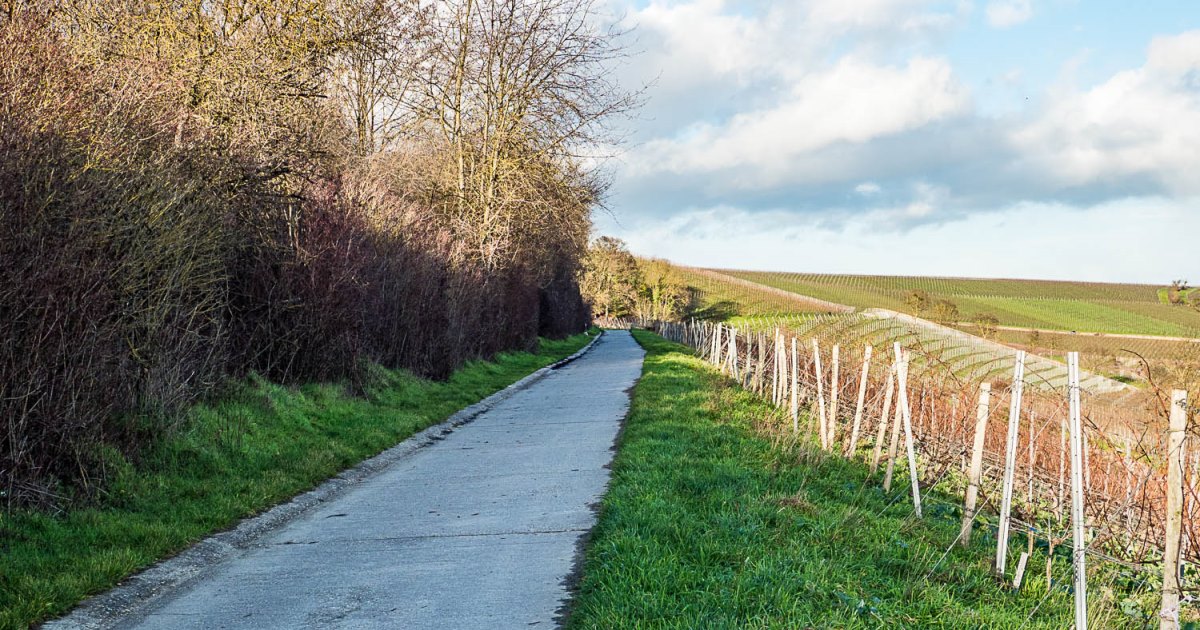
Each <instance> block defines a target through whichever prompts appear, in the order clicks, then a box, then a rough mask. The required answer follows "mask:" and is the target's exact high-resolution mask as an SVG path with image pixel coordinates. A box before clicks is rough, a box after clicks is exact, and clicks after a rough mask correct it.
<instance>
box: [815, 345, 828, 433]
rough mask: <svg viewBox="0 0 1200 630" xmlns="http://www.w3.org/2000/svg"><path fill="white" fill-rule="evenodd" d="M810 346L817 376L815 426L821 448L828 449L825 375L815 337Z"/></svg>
mask: <svg viewBox="0 0 1200 630" xmlns="http://www.w3.org/2000/svg"><path fill="white" fill-rule="evenodd" d="M812 346H813V372H814V373H815V374H816V377H817V407H818V409H819V412H818V414H817V427H818V428H819V429H820V432H821V448H823V449H826V450H828V449H829V434H828V431H827V429H826V427H825V386H824V385H823V383H822V382H823V381H824V380H825V376H824V375H823V374H822V373H821V345H820V344H819V343H817V340H816V339H813V342H812Z"/></svg>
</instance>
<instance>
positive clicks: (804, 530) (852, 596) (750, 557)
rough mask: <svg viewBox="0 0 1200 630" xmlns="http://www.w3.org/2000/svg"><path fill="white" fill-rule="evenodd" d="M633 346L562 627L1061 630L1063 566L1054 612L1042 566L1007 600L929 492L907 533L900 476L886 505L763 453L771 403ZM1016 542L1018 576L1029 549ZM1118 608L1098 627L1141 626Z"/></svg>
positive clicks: (874, 490)
mask: <svg viewBox="0 0 1200 630" xmlns="http://www.w3.org/2000/svg"><path fill="white" fill-rule="evenodd" d="M634 334H635V336H636V338H637V340H638V341H639V342H640V343H641V344H642V345H643V346H644V347H645V348H646V350H647V357H646V362H645V368H644V372H643V375H642V379H641V381H640V382H639V383H638V385H637V387H636V389H635V392H634V397H633V406H632V409H631V412H630V416H629V418H628V420H627V423H626V426H625V429H624V432H623V434H622V438H621V444H620V450H619V452H618V455H617V457H616V460H615V462H614V464H613V478H612V482H611V484H610V486H609V490H608V494H607V495H606V497H605V499H604V502H603V506H602V510H601V515H600V520H599V523H598V525H597V527H596V529H595V531H594V533H593V536H592V539H591V543H590V547H589V549H588V552H587V556H586V560H585V565H584V572H583V578H582V581H581V584H580V589H579V593H578V595H577V598H576V600H575V602H574V606H573V611H572V616H571V618H570V621H569V625H568V627H569V628H575V629H581V628H882V627H887V628H896V627H907V628H931V627H941V628H983V627H987V628H1021V627H1025V628H1066V627H1069V626H1070V625H1071V622H1072V600H1071V596H1070V595H1069V594H1068V593H1067V591H1066V587H1065V585H1064V584H1065V580H1066V577H1067V573H1066V572H1067V571H1068V570H1069V560H1068V559H1065V558H1063V559H1059V560H1057V561H1056V562H1055V563H1054V565H1053V567H1054V568H1055V576H1054V577H1055V584H1054V588H1053V592H1050V593H1049V595H1047V584H1046V579H1045V577H1044V572H1045V560H1044V554H1041V553H1037V554H1035V558H1034V559H1033V560H1031V561H1030V567H1029V571H1028V572H1027V574H1026V578H1027V579H1026V584H1025V585H1024V587H1023V588H1022V589H1021V590H1019V591H1015V590H1013V589H1011V588H1010V587H1009V586H1007V585H1004V584H1001V583H1000V582H999V581H998V580H997V579H996V578H993V577H992V575H991V571H990V559H991V556H992V555H993V554H994V548H995V537H994V534H993V533H992V532H991V531H989V528H988V527H987V526H986V524H979V525H978V526H977V528H976V533H975V535H974V536H973V538H972V545H971V546H970V547H969V548H966V549H963V548H961V547H958V546H956V545H953V542H954V541H955V539H956V537H957V535H958V530H959V522H960V521H959V519H960V518H961V512H960V511H959V510H958V509H956V508H955V506H956V505H957V504H958V499H957V498H955V497H949V496H941V495H938V493H936V492H933V493H930V494H929V495H928V498H927V502H926V506H925V512H926V514H925V518H924V519H921V520H918V519H915V518H914V517H913V510H912V505H911V503H910V502H909V501H908V498H907V489H908V481H907V479H906V476H905V475H903V474H901V475H900V476H899V477H898V478H897V479H896V480H895V484H894V485H893V489H892V493H890V494H885V493H884V492H883V490H882V488H881V487H880V485H879V482H878V479H879V477H878V476H877V477H876V478H875V479H874V480H869V479H867V469H866V467H865V466H864V465H862V464H860V463H858V462H854V461H850V460H846V459H842V458H840V457H832V456H826V455H825V454H823V453H822V452H821V451H819V450H818V449H813V448H811V447H808V446H806V445H805V444H797V443H795V442H789V441H787V440H781V439H780V438H778V437H770V436H771V432H770V431H768V430H766V427H765V426H764V425H763V424H762V423H764V422H778V421H780V419H779V418H778V417H777V416H773V414H774V413H775V412H773V410H772V409H771V408H770V405H769V404H767V403H766V402H764V401H762V400H760V399H758V398H757V397H755V396H753V395H752V394H750V393H748V392H745V391H744V390H741V389H740V388H738V387H736V386H735V385H734V384H733V383H732V382H731V381H729V380H727V379H725V378H723V377H721V376H720V375H719V374H717V373H715V372H714V371H712V370H711V369H710V368H709V367H708V366H707V365H706V364H705V363H703V362H702V361H700V360H699V359H697V358H695V357H694V356H693V355H692V353H691V352H690V351H689V350H688V349H687V348H685V347H684V346H680V345H677V344H674V343H670V342H666V341H664V340H662V339H661V338H660V337H658V336H656V335H653V334H650V333H646V332H642V331H637V332H635V333H634ZM773 418H774V419H773ZM772 419H773V420H772ZM1012 540H1013V542H1012V546H1013V547H1014V558H1013V559H1011V560H1010V567H1012V566H1015V564H1016V559H1015V555H1016V554H1019V552H1020V551H1021V550H1022V549H1023V548H1024V547H1025V539H1024V538H1023V536H1021V535H1020V534H1014V535H1013V537H1012ZM947 549H949V552H948V553H947ZM944 553H945V556H944V557H943V554H944ZM1010 573H1011V569H1010ZM1097 590H1098V591H1101V590H1102V589H1097ZM1109 590H1111V589H1109ZM1111 596H1112V594H1111V593H1103V592H1097V594H1096V595H1095V596H1094V597H1093V602H1094V604H1093V606H1092V610H1093V613H1092V614H1093V619H1092V622H1093V625H1094V626H1095V627H1123V626H1133V627H1140V626H1139V625H1138V623H1136V622H1134V620H1133V619H1132V618H1131V617H1125V616H1123V615H1120V614H1119V613H1113V612H1112V611H1113V607H1112V605H1111V604H1110V603H1108V602H1107V601H1106V600H1107V599H1108V598H1110V597H1111Z"/></svg>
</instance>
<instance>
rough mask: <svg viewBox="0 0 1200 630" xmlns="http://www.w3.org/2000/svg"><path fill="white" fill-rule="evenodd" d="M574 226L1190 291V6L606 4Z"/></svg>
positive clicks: (774, 253) (970, 271) (634, 244)
mask: <svg viewBox="0 0 1200 630" xmlns="http://www.w3.org/2000/svg"><path fill="white" fill-rule="evenodd" d="M609 4H610V5H611V8H612V9H613V11H614V12H616V13H619V14H621V15H623V16H624V17H623V19H624V22H625V24H626V25H628V26H632V27H634V31H633V33H634V37H635V38H636V42H634V43H633V44H632V46H633V48H634V49H636V50H637V51H638V54H637V55H636V56H635V57H634V58H633V59H632V61H631V63H630V64H629V65H628V66H627V67H626V68H624V69H623V70H622V74H623V79H624V81H625V82H626V83H627V84H629V85H641V84H645V83H650V87H649V88H648V90H647V93H646V96H647V103H646V106H645V108H644V110H643V112H642V113H641V115H640V116H639V117H638V118H637V119H635V120H633V121H630V123H629V129H628V133H629V141H628V143H627V144H626V146H625V147H624V148H623V150H622V152H621V154H620V157H619V158H618V159H617V160H615V161H614V162H613V163H612V164H610V166H609V168H611V169H612V172H613V175H614V187H613V189H612V195H611V198H610V200H609V206H610V208H611V215H608V214H601V215H599V216H598V218H597V233H598V234H612V235H615V236H619V237H621V238H624V239H625V240H626V241H627V242H629V244H630V246H631V248H632V249H633V250H634V251H635V252H637V253H639V254H643V255H649V256H662V257H666V258H669V259H671V260H675V261H677V262H681V263H686V264H695V265H705V266H722V267H740V268H754V269H775V270H784V271H812V272H845V273H872V274H876V273H889V274H893V273H894V274H927V275H959V276H981V277H1033V278H1067V279H1081V280H1111V281H1141V282H1153V283H1163V282H1168V281H1170V280H1172V279H1175V278H1191V279H1193V280H1195V281H1197V282H1200V248H1198V247H1197V246H1196V243H1197V239H1198V238H1200V203H1198V202H1200V2H1167V1H1162V2H1145V3H1130V2H1098V1H1087V0H976V1H973V2H972V1H967V0H963V1H950V2H945V1H932V0H794V1H791V2H764V1H756V0H675V1H665V0H653V1H650V2H646V1H636V2H634V1H625V0H610V2H609Z"/></svg>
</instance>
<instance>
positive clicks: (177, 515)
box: [0, 332, 594, 629]
mask: <svg viewBox="0 0 1200 630" xmlns="http://www.w3.org/2000/svg"><path fill="white" fill-rule="evenodd" d="M592 336H594V332H593V333H591V335H582V334H580V335H576V336H574V337H571V338H569V339H566V340H563V341H546V340H543V342H542V344H541V348H540V350H539V351H538V352H537V353H534V354H531V353H526V352H513V353H505V354H501V355H499V356H497V357H496V358H495V359H494V360H493V361H473V362H471V363H469V364H468V365H466V366H465V367H463V368H462V369H460V370H459V371H458V372H456V373H455V374H454V375H453V376H451V377H450V379H449V380H447V381H444V382H436V381H428V380H424V379H420V378H416V377H414V376H412V375H411V374H408V373H405V372H400V371H393V370H385V369H383V368H376V369H374V370H373V374H372V378H371V382H370V384H369V385H368V386H367V391H366V394H365V395H364V396H354V395H351V394H349V393H348V391H347V388H346V387H344V386H342V385H339V384H312V385H305V386H302V387H284V386H281V385H277V384H274V383H269V382H266V381H262V380H259V379H252V380H250V381H249V382H246V383H244V384H242V385H241V387H239V388H238V391H236V392H235V393H234V394H233V395H230V396H228V397H226V398H224V399H222V400H219V401H214V402H212V403H209V404H204V405H199V406H197V407H195V408H194V409H193V410H192V411H191V413H190V414H189V415H188V418H187V420H186V423H185V424H184V426H183V428H182V430H181V431H180V432H179V433H178V434H176V435H174V436H171V437H169V438H168V439H165V440H163V441H162V442H161V443H160V444H158V445H156V446H155V447H154V448H152V449H150V450H148V451H147V452H145V453H142V454H141V456H140V459H139V460H137V461H131V460H127V459H125V458H122V457H121V456H119V455H117V454H115V453H113V454H111V455H110V457H109V459H110V461H109V465H110V467H111V468H112V469H113V471H114V473H113V477H114V479H113V480H112V482H111V483H110V485H109V487H108V488H106V492H105V493H104V495H103V498H102V499H100V500H99V501H98V502H97V503H95V504H92V505H82V506H79V505H77V506H69V507H70V509H67V510H66V511H64V512H61V513H57V514H54V513H49V512H45V511H15V512H0V628H5V629H6V628H14V629H15V628H26V627H29V626H30V625H31V624H35V623H37V622H39V621H43V620H45V619H47V618H49V617H52V616H55V615H58V614H61V613H63V612H65V611H67V610H69V609H70V608H71V607H72V606H73V605H75V604H76V603H78V602H79V601H80V600H82V599H83V598H84V597H86V596H88V595H90V594H93V593H97V592H100V591H103V590H105V589H107V588H109V587H111V586H113V585H115V584H116V583H117V582H118V581H120V580H121V579H122V578H124V577H126V576H128V575H130V574H132V573H134V572H136V571H138V570H140V569H142V568H145V567H146V566H149V565H150V564H152V563H154V562H155V561H157V560H158V559H160V558H162V557H164V556H168V555H171V554H173V553H176V552H178V551H179V550H181V549H183V548H185V547H187V546H188V545H190V544H192V543H194V542H196V541H197V540H199V539H201V538H203V537H204V536H207V535H208V534H210V533H212V532H215V531H219V530H222V529H225V528H227V527H230V526H231V525H233V524H234V523H236V522H237V521H238V519H241V518H243V517H246V516H250V515H253V514H256V513H258V512H261V511H262V510H264V509H266V508H269V507H271V506H273V505H275V504H277V503H279V502H281V501H284V500H286V499H288V498H289V497H292V496H294V495H296V494H298V493H300V492H302V491H304V490H307V489H309V488H311V487H313V486H314V485H316V484H318V483H320V482H321V481H324V480H325V479H328V478H329V477H331V476H333V475H335V474H337V473H338V472H340V471H342V470H344V469H345V468H347V467H349V466H352V465H354V464H356V463H358V462H359V461H361V460H363V459H365V458H367V457H370V456H372V455H374V454H376V453H378V452H380V451H382V450H384V449H386V448H389V447H391V446H393V445H395V444H396V443H398V442H400V441H401V440H403V439H404V438H407V437H409V436H410V435H412V434H413V433H416V432H417V431H420V430H422V429H424V428H426V427H428V426H430V425H433V424H436V423H437V422H440V421H442V420H443V419H445V418H446V417H447V416H449V415H450V414H452V413H454V412H455V411H458V410H459V409H461V408H463V407H465V406H467V405H470V404H472V403H475V402H477V401H479V400H480V399H482V398H484V397H486V396H488V395H489V394H491V393H493V392H495V391H496V390H498V389H501V388H503V387H505V386H507V385H509V384H510V383H512V382H514V381H516V380H517V379H519V378H521V377H523V376H525V375H527V374H529V373H530V372H533V371H534V370H536V369H538V368H540V367H543V366H545V365H548V364H550V363H553V362H554V361H557V360H558V359H561V358H563V357H565V356H567V355H569V354H571V353H572V352H575V351H576V350H578V349H579V348H581V347H582V346H583V345H584V344H585V343H587V342H588V341H589V340H590V339H591V338H592Z"/></svg>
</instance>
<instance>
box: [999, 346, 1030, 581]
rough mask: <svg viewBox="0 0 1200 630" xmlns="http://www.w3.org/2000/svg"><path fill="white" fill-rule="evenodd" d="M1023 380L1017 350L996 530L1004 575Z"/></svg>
mask: <svg viewBox="0 0 1200 630" xmlns="http://www.w3.org/2000/svg"><path fill="white" fill-rule="evenodd" d="M1024 381H1025V351H1023V350H1021V351H1018V352H1017V360H1016V364H1015V365H1014V366H1013V380H1012V387H1011V393H1010V395H1009V405H1008V442H1007V443H1006V444H1007V445H1006V447H1005V449H1004V490H1003V495H1002V498H1001V500H1000V527H999V529H998V531H997V532H996V565H995V566H996V574H997V575H1001V576H1002V575H1004V565H1005V564H1006V562H1007V560H1008V530H1009V522H1010V516H1011V513H1012V493H1013V477H1014V476H1015V474H1016V468H1017V435H1018V434H1019V433H1020V431H1021V392H1022V388H1023V386H1024Z"/></svg>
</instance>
